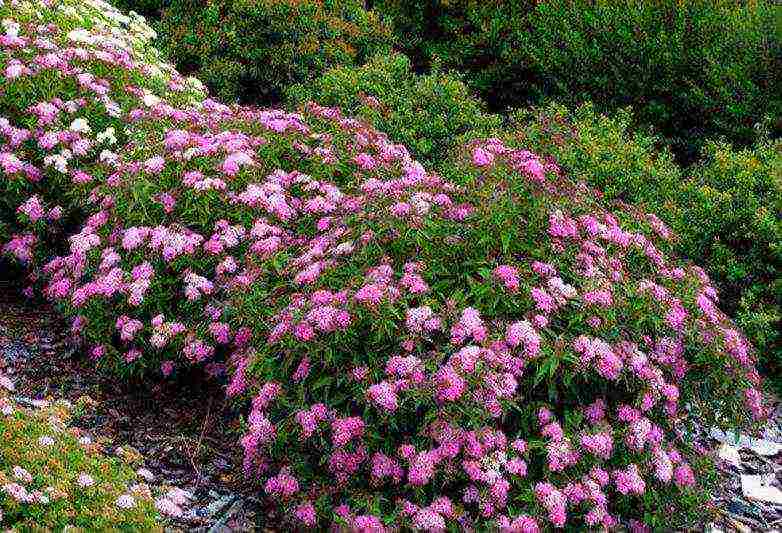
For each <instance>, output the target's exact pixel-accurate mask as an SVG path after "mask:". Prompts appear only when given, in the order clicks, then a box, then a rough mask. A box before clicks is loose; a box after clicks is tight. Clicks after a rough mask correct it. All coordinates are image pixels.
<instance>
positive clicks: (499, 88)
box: [375, 0, 782, 163]
mask: <svg viewBox="0 0 782 533" xmlns="http://www.w3.org/2000/svg"><path fill="white" fill-rule="evenodd" d="M375 5H376V7H377V9H378V10H379V11H381V12H382V13H383V14H384V15H387V16H389V17H390V19H391V20H392V21H393V23H394V25H395V28H396V31H397V32H398V34H399V36H400V39H399V43H400V46H401V47H402V49H403V50H404V51H405V52H407V53H408V54H410V55H411V57H413V58H414V59H416V60H417V62H418V63H419V64H420V65H422V66H423V67H426V66H428V65H431V64H434V63H440V64H442V65H444V66H445V67H448V68H454V69H457V70H459V71H462V72H465V73H466V75H467V80H468V81H469V82H470V84H471V86H472V87H474V88H477V89H478V90H480V92H481V94H482V96H483V97H484V98H485V99H486V100H487V101H488V102H489V104H490V106H491V107H492V108H493V109H500V108H505V107H508V106H520V105H523V104H528V103H537V104H540V103H542V102H543V101H544V100H546V99H548V98H552V97H553V98H555V99H557V100H559V101H561V102H564V103H567V104H569V105H577V104H579V103H582V102H585V101H592V102H594V103H595V105H596V106H598V108H599V109H600V110H602V111H614V110H617V109H619V108H622V107H624V106H627V105H632V106H633V107H634V108H635V110H636V113H637V115H636V116H637V119H638V122H639V123H640V124H644V125H654V127H655V128H657V129H658V131H660V132H661V133H662V134H663V135H664V137H665V138H666V139H667V140H668V142H670V143H671V146H672V147H673V149H674V152H675V153H676V155H677V157H679V158H680V159H681V160H682V161H684V162H688V163H689V162H691V161H693V160H694V159H695V158H697V156H698V153H699V151H700V148H701V146H702V145H703V142H704V139H705V138H708V137H715V136H719V135H723V136H725V137H726V138H727V139H728V140H729V141H731V142H734V143H739V144H743V145H747V144H751V143H752V142H753V141H754V140H755V138H756V133H755V130H754V129H753V126H754V125H755V123H757V122H760V121H762V120H763V119H764V117H765V116H766V115H770V116H771V117H772V118H773V120H775V121H776V122H775V123H774V126H773V127H774V129H775V131H776V132H777V134H778V133H779V131H782V125H780V123H779V117H780V116H782V97H780V95H782V48H781V46H782V45H781V44H780V34H779V32H778V30H777V29H776V28H777V26H778V16H777V15H775V12H776V10H777V9H778V8H777V7H775V6H774V5H773V3H772V2H763V1H741V2H737V1H730V0H720V1H718V2H701V1H696V2H678V1H676V0H664V1H662V2H636V1H634V0H622V1H620V2H602V1H597V2H591V1H586V0H579V1H572V0H545V1H541V2H534V3H525V2H504V1H490V2H477V1H469V0H462V1H456V2H451V1H442V0H431V1H428V2H400V1H398V0H380V1H379V2H377V3H376V4H375Z"/></svg>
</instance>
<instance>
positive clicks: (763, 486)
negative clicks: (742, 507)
mask: <svg viewBox="0 0 782 533" xmlns="http://www.w3.org/2000/svg"><path fill="white" fill-rule="evenodd" d="M773 479H774V478H773V477H772V478H770V479H769V478H768V477H767V476H747V475H742V476H741V492H742V493H743V494H744V496H745V497H746V498H750V499H753V500H760V501H764V502H769V503H775V504H782V490H779V489H778V488H777V487H774V486H773V485H771V484H770V483H771V481H772V480H773Z"/></svg>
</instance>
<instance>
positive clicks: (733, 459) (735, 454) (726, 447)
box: [717, 443, 741, 468]
mask: <svg viewBox="0 0 782 533" xmlns="http://www.w3.org/2000/svg"><path fill="white" fill-rule="evenodd" d="M717 457H719V458H720V459H722V460H723V461H725V462H726V463H728V464H731V465H733V466H735V467H736V468H738V467H740V466H741V456H740V455H739V449H738V448H736V447H735V446H731V445H730V444H726V443H723V444H721V445H720V447H719V448H718V449H717Z"/></svg>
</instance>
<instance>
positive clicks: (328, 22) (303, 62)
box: [159, 0, 391, 104]
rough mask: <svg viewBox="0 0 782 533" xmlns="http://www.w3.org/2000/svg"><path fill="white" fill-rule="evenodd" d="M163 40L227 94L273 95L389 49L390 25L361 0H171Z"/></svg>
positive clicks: (263, 99)
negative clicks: (383, 22) (365, 6)
mask: <svg viewBox="0 0 782 533" xmlns="http://www.w3.org/2000/svg"><path fill="white" fill-rule="evenodd" d="M159 26H160V31H161V42H163V43H165V48H166V51H167V53H168V54H169V56H170V57H171V58H172V59H173V60H174V62H175V63H176V65H177V67H178V68H179V69H180V70H181V71H182V72H186V73H193V74H195V75H197V76H198V77H199V78H200V79H201V80H202V81H203V82H204V83H205V84H206V85H207V86H208V87H209V88H210V90H212V91H213V92H214V93H215V94H217V95H218V96H220V97H221V98H223V99H224V100H228V101H235V100H237V99H239V100H241V101H242V102H247V103H256V104H258V103H265V104H268V103H271V102H278V101H279V100H280V97H281V94H282V90H283V89H284V87H286V86H287V85H289V84H291V83H298V82H303V81H307V80H310V79H313V78H315V77H316V76H317V75H318V74H320V73H321V72H324V71H325V70H327V69H328V68H330V67H333V66H338V65H353V64H357V63H360V62H363V61H364V60H365V59H366V58H367V57H369V56H370V55H371V54H372V53H374V52H377V51H382V50H387V49H388V46H389V43H390V41H391V32H390V31H389V30H388V28H386V27H385V26H384V25H383V24H382V23H381V21H380V19H379V17H378V15H377V14H376V13H375V12H373V11H367V10H365V9H364V5H363V2H360V1H358V0H329V1H326V2H324V1H321V0H259V1H257V2H244V1H240V0H220V1H217V2H211V1H206V0H173V1H172V2H171V3H170V5H169V6H167V7H166V8H164V10H163V16H162V18H161V20H160V24H159Z"/></svg>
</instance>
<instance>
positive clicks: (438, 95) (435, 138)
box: [286, 54, 502, 167]
mask: <svg viewBox="0 0 782 533" xmlns="http://www.w3.org/2000/svg"><path fill="white" fill-rule="evenodd" d="M286 100H287V101H288V103H289V104H290V105H291V106H293V107H295V106H298V105H302V104H305V103H307V102H310V101H313V102H318V103H320V104H322V105H326V106H331V107H339V108H340V109H341V110H342V111H343V112H344V113H345V114H348V115H352V116H355V117H357V118H362V119H364V120H366V121H367V122H368V123H369V124H371V125H372V126H373V127H374V128H375V129H377V130H379V131H382V132H384V133H386V134H387V135H388V136H389V138H390V139H391V140H393V141H394V142H397V143H401V144H404V145H405V146H406V147H407V149H408V150H409V151H410V154H411V155H412V156H413V157H415V158H416V159H417V160H419V161H421V162H422V163H424V164H427V165H430V166H433V167H439V166H441V165H442V164H443V163H444V162H445V161H446V160H447V159H448V158H449V157H450V156H451V153H452V152H453V151H454V148H456V146H457V142H458V140H459V137H460V136H468V137H470V138H477V137H489V136H491V135H492V134H493V133H495V132H496V131H498V130H499V129H500V126H501V122H502V121H501V119H500V117H499V116H497V115H493V114H490V113H487V112H486V109H485V105H484V104H483V102H481V101H480V100H479V99H478V98H476V97H475V96H474V95H472V94H471V92H470V89H469V88H468V87H467V86H466V85H465V84H464V82H463V81H462V80H461V78H460V77H459V76H457V75H455V74H445V73H435V74H428V75H416V74H415V73H413V71H412V68H411V64H410V60H409V59H407V57H405V56H404V55H402V54H392V55H380V56H375V57H373V58H372V59H371V60H370V61H369V62H367V63H366V64H365V65H362V66H360V67H354V66H344V67H336V68H333V69H330V70H328V71H327V72H325V73H324V74H323V75H322V76H321V77H319V78H318V79H316V80H314V81H312V82H309V83H306V84H298V85H294V86H292V87H290V88H288V89H287V90H286Z"/></svg>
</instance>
